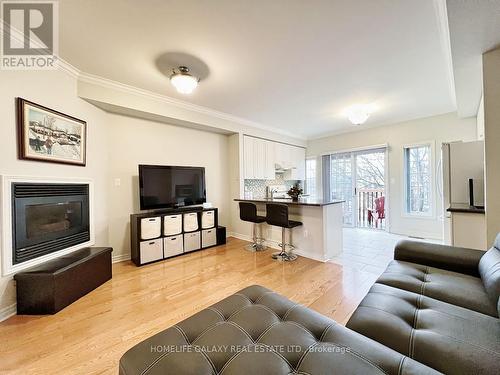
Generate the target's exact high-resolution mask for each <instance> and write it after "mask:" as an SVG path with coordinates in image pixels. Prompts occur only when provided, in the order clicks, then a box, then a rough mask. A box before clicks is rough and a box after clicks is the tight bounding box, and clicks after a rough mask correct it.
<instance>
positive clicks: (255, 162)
mask: <svg viewBox="0 0 500 375" xmlns="http://www.w3.org/2000/svg"><path fill="white" fill-rule="evenodd" d="M274 146H275V143H274V142H272V141H268V140H266V139H261V138H255V137H249V136H244V138H243V169H244V171H243V175H244V178H245V179H249V180H274V179H275V178H276V171H275V168H274V164H275V163H274V157H275V154H274Z"/></svg>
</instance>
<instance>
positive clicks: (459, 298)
mask: <svg viewBox="0 0 500 375" xmlns="http://www.w3.org/2000/svg"><path fill="white" fill-rule="evenodd" d="M377 282H378V283H380V284H385V285H389V286H393V287H396V288H400V289H404V290H408V291H410V292H414V293H417V294H422V295H424V296H427V297H431V298H435V299H438V300H440V301H443V302H448V303H451V304H453V305H457V306H461V307H465V308H467V309H471V310H475V311H478V312H481V313H483V314H488V315H491V316H494V317H498V311H497V306H496V302H495V303H493V302H492V301H491V300H490V298H489V297H488V294H487V293H486V290H485V289H484V286H483V283H482V281H481V279H480V278H479V277H474V276H470V275H465V274H462V273H458V272H452V271H446V270H443V269H439V268H434V267H428V266H424V265H421V264H415V263H408V262H402V261H397V260H393V261H391V263H389V265H388V267H387V269H386V270H385V272H384V273H383V274H382V275H381V276H380V277H379V278H378V280H377Z"/></svg>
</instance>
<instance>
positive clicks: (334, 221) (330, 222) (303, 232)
mask: <svg viewBox="0 0 500 375" xmlns="http://www.w3.org/2000/svg"><path fill="white" fill-rule="evenodd" d="M235 201H237V202H251V203H254V204H255V205H256V206H257V210H258V213H259V215H262V216H265V215H266V204H267V203H283V204H286V205H288V206H289V215H290V219H292V220H297V221H300V222H302V224H303V225H301V226H300V227H297V228H294V229H293V231H292V234H291V241H290V242H291V243H292V244H293V245H294V247H295V249H294V252H295V254H297V255H301V256H304V257H306V258H310V259H315V260H319V261H322V262H325V261H327V260H329V259H331V258H333V257H335V256H338V255H339V254H340V253H341V252H342V225H343V223H342V203H343V202H344V201H341V200H328V201H325V200H323V199H321V198H312V197H303V198H299V200H298V201H293V200H291V199H276V198H275V199H268V198H255V199H235ZM261 237H263V238H264V239H265V241H266V244H267V245H268V246H270V247H273V248H278V243H280V242H281V230H280V228H277V227H274V226H270V225H267V224H262V234H261Z"/></svg>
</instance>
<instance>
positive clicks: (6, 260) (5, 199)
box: [0, 175, 95, 276]
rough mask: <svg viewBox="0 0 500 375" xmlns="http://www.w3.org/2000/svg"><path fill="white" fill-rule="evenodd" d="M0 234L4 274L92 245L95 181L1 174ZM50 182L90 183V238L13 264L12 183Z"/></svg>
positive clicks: (93, 236) (7, 274) (93, 238)
mask: <svg viewBox="0 0 500 375" xmlns="http://www.w3.org/2000/svg"><path fill="white" fill-rule="evenodd" d="M0 182H1V184H0V197H1V200H2V201H1V205H0V209H1V212H0V236H1V241H0V245H1V263H2V276H9V275H13V274H15V273H16V272H19V271H21V270H23V269H26V268H29V267H33V266H35V265H37V264H40V263H43V262H46V261H47V260H50V259H54V258H57V257H60V256H61V255H65V254H69V253H71V252H72V251H75V250H78V249H81V248H84V247H88V246H92V245H94V243H95V235H94V204H93V202H94V181H93V180H92V179H83V178H64V177H54V178H50V177H35V176H9V175H2V176H0ZM22 182H25V183H30V182H31V183H48V184H88V185H89V225H90V240H89V241H87V242H84V243H81V244H78V245H75V246H72V247H68V248H66V249H63V250H59V251H56V252H54V253H51V254H47V255H44V256H41V257H39V258H36V259H32V260H29V261H26V262H23V263H21V264H16V265H14V264H12V241H13V238H12V225H13V223H12V184H13V183H22Z"/></svg>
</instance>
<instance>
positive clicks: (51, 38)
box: [0, 1, 59, 70]
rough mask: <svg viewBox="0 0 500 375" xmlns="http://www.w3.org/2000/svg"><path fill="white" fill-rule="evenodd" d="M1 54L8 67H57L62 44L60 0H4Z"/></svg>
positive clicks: (0, 62)
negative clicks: (60, 36)
mask: <svg viewBox="0 0 500 375" xmlns="http://www.w3.org/2000/svg"><path fill="white" fill-rule="evenodd" d="M0 4H1V19H2V38H1V40H2V48H1V49H2V51H1V52H2V54H1V61H0V68H1V69H7V70H41V69H44V70H45V69H56V68H57V55H58V52H59V51H58V48H59V12H58V10H59V9H58V2H57V1H1V2H0Z"/></svg>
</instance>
